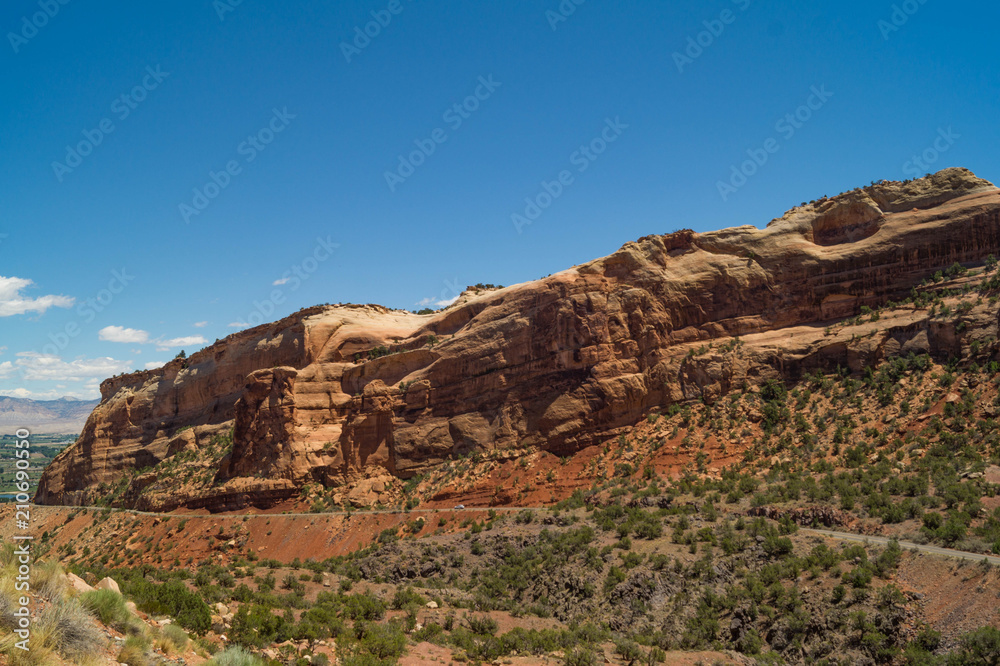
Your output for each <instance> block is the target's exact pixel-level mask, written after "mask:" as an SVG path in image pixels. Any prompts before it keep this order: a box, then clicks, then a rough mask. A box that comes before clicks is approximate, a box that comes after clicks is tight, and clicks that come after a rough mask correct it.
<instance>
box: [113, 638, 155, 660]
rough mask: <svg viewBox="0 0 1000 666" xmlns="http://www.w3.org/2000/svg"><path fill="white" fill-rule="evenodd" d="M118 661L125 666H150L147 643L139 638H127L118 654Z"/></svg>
mask: <svg viewBox="0 0 1000 666" xmlns="http://www.w3.org/2000/svg"><path fill="white" fill-rule="evenodd" d="M118 661H119V662H120V663H122V664H126V666H152V663H153V661H152V660H151V659H150V658H149V643H147V642H146V640H145V639H143V638H141V637H139V636H129V637H128V638H127V639H126V640H125V645H123V646H122V649H121V652H119V653H118Z"/></svg>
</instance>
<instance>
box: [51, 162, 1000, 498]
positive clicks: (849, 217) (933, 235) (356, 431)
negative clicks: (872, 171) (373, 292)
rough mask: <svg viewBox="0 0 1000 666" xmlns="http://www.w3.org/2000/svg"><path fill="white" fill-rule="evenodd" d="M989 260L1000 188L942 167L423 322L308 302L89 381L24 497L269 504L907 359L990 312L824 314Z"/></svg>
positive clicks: (472, 302) (853, 308)
mask: <svg viewBox="0 0 1000 666" xmlns="http://www.w3.org/2000/svg"><path fill="white" fill-rule="evenodd" d="M998 253H1000V190H998V189H997V188H996V187H994V186H993V185H992V184H990V183H988V182H986V181H984V180H981V179H978V178H976V177H975V176H974V175H973V174H971V173H970V172H968V171H966V170H963V169H948V170H945V171H942V172H939V173H937V174H935V175H933V176H928V177H927V178H924V179H920V180H917V181H912V182H907V183H900V182H886V181H883V182H881V183H878V184H874V185H872V186H870V187H865V188H860V189H857V190H853V191H851V192H848V193H845V194H842V195H839V196H837V197H834V198H823V199H820V200H818V201H814V202H812V203H810V204H808V205H805V206H802V207H798V208H795V209H793V210H791V211H789V212H788V213H786V214H785V215H783V216H782V217H780V218H777V219H775V220H772V221H771V222H770V223H769V224H768V225H767V226H766V227H765V228H764V229H757V228H756V227H752V226H744V227H737V228H733V229H726V230H722V231H718V232H712V233H705V234H698V233H694V232H691V231H681V232H676V233H673V234H669V235H663V236H648V237H645V238H642V239H640V240H639V241H636V242H634V243H628V244H626V245H625V246H624V247H622V248H621V249H620V250H618V251H617V252H615V253H614V254H612V255H610V256H608V257H604V258H601V259H597V260H594V261H592V262H590V263H587V264H583V265H580V266H576V267H574V268H571V269H568V270H565V271H562V272H560V273H557V274H554V275H552V276H550V277H548V278H545V279H543V280H539V281H535V282H530V283H524V284H520V285H515V286H512V287H508V288H505V289H500V290H493V291H488V292H482V293H467V294H466V295H465V296H464V297H463V299H461V300H460V301H459V303H457V304H456V305H454V306H452V307H450V308H448V309H446V310H444V311H441V312H438V313H435V314H431V315H414V314H410V313H406V312H402V311H391V310H387V309H385V308H381V307H378V306H351V305H348V306H323V307H316V308H310V309H307V310H303V311H301V312H299V313H296V314H295V315H292V316H290V317H288V318H286V319H283V320H281V321H279V322H275V323H273V324H269V325H265V326H260V327H257V328H255V329H250V330H247V331H244V332H241V333H238V334H236V335H233V336H230V337H228V338H226V339H225V340H222V341H220V342H218V343H216V344H215V345H212V346H211V347H209V348H207V349H205V350H203V351H201V352H199V353H197V354H195V355H193V356H192V357H191V358H189V359H185V360H175V361H173V362H171V363H170V364H168V365H167V366H165V367H163V368H161V369H158V370H153V371H146V372H140V373H134V374H131V375H125V376H121V377H116V378H114V379H109V380H107V381H105V382H104V384H103V385H102V387H101V388H102V400H101V403H100V405H98V406H97V408H96V409H95V410H94V412H93V413H92V414H91V416H90V418H89V419H88V421H87V424H86V426H85V428H84V430H83V434H82V435H81V437H80V439H79V441H78V442H77V443H76V444H75V445H74V446H73V447H71V448H70V449H68V450H67V451H65V452H64V453H63V454H62V455H60V456H59V457H58V458H57V459H56V460H55V461H54V462H53V464H52V465H51V466H50V467H49V468H48V470H47V471H46V473H45V475H44V477H43V478H42V480H41V483H40V485H39V490H38V494H37V496H36V501H38V502H39V503H49V504H59V503H64V504H86V503H93V502H97V501H99V500H104V501H112V502H114V503H117V504H124V505H128V506H135V507H139V508H156V509H170V508H175V507H178V506H182V505H184V506H188V507H192V508H195V507H207V508H210V509H225V508H240V507H245V506H247V505H251V504H253V505H258V506H260V505H270V504H273V503H274V502H277V501H280V500H283V499H286V498H288V497H291V496H295V495H297V494H298V492H299V490H300V489H301V487H302V486H303V485H305V484H310V483H318V484H322V485H323V486H326V487H338V486H349V485H351V484H354V483H357V482H358V481H359V480H361V479H363V478H365V477H371V476H372V475H373V473H382V474H387V475H391V476H392V477H396V478H409V477H412V476H414V475H416V474H422V473H425V472H427V471H429V470H431V469H433V468H434V467H436V466H437V465H439V464H440V463H441V462H443V461H445V460H447V459H449V458H450V457H452V456H454V455H456V454H463V453H466V452H469V451H494V450H498V449H519V448H526V447H533V448H536V449H540V450H542V451H548V452H552V453H557V454H560V455H561V454H566V453H570V452H573V451H576V450H579V449H581V448H583V447H586V446H588V445H590V444H593V443H597V442H599V441H602V440H604V439H606V438H608V437H609V436H614V435H616V434H617V433H619V432H622V431H623V430H624V429H627V428H628V427H629V426H632V425H634V424H636V423H637V422H638V421H640V420H641V419H642V418H643V417H644V416H645V415H646V414H647V413H648V412H649V411H650V410H651V409H653V408H658V407H662V406H664V405H669V404H672V403H676V402H682V401H690V400H695V399H698V398H702V399H704V400H705V401H706V402H709V403H711V402H713V401H715V400H716V399H718V398H719V397H720V396H723V395H726V394H728V393H729V392H730V391H731V390H732V389H733V388H734V387H739V386H741V385H743V384H744V382H746V383H749V384H760V383H762V382H764V381H766V380H767V379H770V378H785V379H791V378H796V377H798V376H799V375H801V374H802V373H803V372H805V371H809V370H812V369H817V368H833V367H836V366H837V365H841V366H845V367H850V368H853V369H855V370H860V369H861V368H862V367H864V366H867V365H871V364H875V363H877V362H878V361H879V360H881V359H883V358H886V357H890V356H893V355H896V354H899V353H908V352H911V351H912V352H916V353H928V354H930V355H932V356H935V357H938V358H947V357H950V356H953V355H958V354H960V353H962V352H963V351H967V350H968V348H969V346H970V345H971V344H973V343H975V342H976V341H982V340H986V339H989V338H992V339H995V338H996V334H997V308H996V305H995V304H994V303H984V304H981V305H979V306H977V309H976V310H975V312H973V313H971V314H970V316H969V317H966V319H967V320H968V321H963V323H962V324H961V326H957V325H956V323H955V321H953V320H949V321H948V322H942V321H940V320H936V319H935V318H934V316H933V312H932V311H930V310H928V309H927V308H922V307H919V306H918V304H914V305H913V307H911V308H909V309H902V310H898V311H894V315H893V316H892V317H885V318H883V319H882V320H881V321H876V322H872V323H871V324H870V325H869V326H868V328H867V329H866V331H865V335H863V336H859V335H858V334H857V331H850V330H847V329H844V328H843V327H841V328H837V327H833V326H832V325H833V324H835V323H836V322H839V321H843V320H845V319H849V318H854V317H856V316H858V315H859V314H861V313H863V312H868V311H869V309H870V308H876V307H880V306H882V305H884V304H886V303H887V302H890V301H899V300H902V299H904V298H906V297H907V296H910V295H911V293H912V290H913V289H914V287H916V286H918V285H920V284H921V283H922V282H924V281H925V280H927V279H928V278H930V277H931V276H933V275H934V274H935V273H938V272H939V271H944V270H946V269H948V268H949V267H952V266H954V265H955V264H956V263H957V264H960V265H962V266H966V267H968V266H978V265H982V264H983V263H984V262H985V261H986V259H987V257H988V256H989V255H991V254H998ZM736 345H739V346H740V349H741V353H740V354H729V353H726V352H727V350H731V349H732V348H733V347H734V346H736ZM181 463H186V465H187V468H188V470H187V472H186V476H184V477H182V478H180V479H179V478H178V475H177V466H178V465H180V464H181ZM136 471H138V472H139V474H138V475H135V474H134V472H136ZM379 471H381V472H379ZM181 481H184V482H181Z"/></svg>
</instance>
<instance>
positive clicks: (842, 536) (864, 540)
mask: <svg viewBox="0 0 1000 666" xmlns="http://www.w3.org/2000/svg"><path fill="white" fill-rule="evenodd" d="M799 533H800V534H818V535H820V536H825V537H829V538H831V539H839V540H841V541H854V542H856V543H861V544H879V545H882V546H884V545H887V544H888V543H889V541H890V539H889V537H880V536H865V535H863V534H852V533H851V532H835V531H833V530H814V529H810V528H805V527H800V528H799ZM899 547H900V548H903V549H904V550H916V551H918V552H921V553H927V554H928V555H939V556H941V557H954V558H956V559H960V560H969V561H972V562H982V561H983V560H986V561H988V562H989V563H990V564H997V565H1000V557H997V556H996V555H984V554H982V553H970V552H969V551H966V550H954V549H952V548H942V547H941V546H927V545H924V544H919V543H913V542H912V541H900V542H899Z"/></svg>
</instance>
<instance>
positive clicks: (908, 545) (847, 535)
mask: <svg viewBox="0 0 1000 666" xmlns="http://www.w3.org/2000/svg"><path fill="white" fill-rule="evenodd" d="M31 506H32V507H33V508H52V507H49V506H47V505H37V504H32V505H31ZM59 508H63V509H64V508H66V507H59ZM77 508H78V509H81V510H83V511H97V512H100V511H104V508H103V507H92V506H84V507H77ZM548 508H550V507H542V506H530V507H529V506H497V507H475V506H467V507H464V508H462V509H455V508H450V509H449V508H436V509H430V508H424V509H422V508H416V509H413V510H412V511H403V510H401V509H383V510H379V511H374V510H373V511H352V512H347V511H325V512H323V513H252V514H243V513H208V514H197V513H195V514H183V513H153V512H150V511H136V510H134V509H112V511H114V512H116V513H131V514H134V515H137V516H154V517H158V518H180V519H184V518H189V517H190V518H211V519H213V520H214V519H219V518H222V519H225V518H231V519H238V520H243V518H244V517H246V516H250V517H251V518H274V517H275V516H290V517H305V518H319V517H321V516H324V515H331V514H332V515H358V516H364V515H369V514H375V515H379V514H413V513H435V512H439V511H449V512H451V513H456V512H462V511H468V512H472V511H477V512H480V511H489V510H490V509H492V510H493V511H496V512H497V513H516V512H520V511H525V510H530V511H545V510H547V509H548ZM799 533H800V534H815V535H818V536H825V537H828V538H830V539H838V540H840V541H852V542H855V543H860V544H877V545H881V546H885V545H887V544H888V543H889V541H890V539H889V538H888V537H880V536H866V535H864V534H854V533H852V532H837V531H835V530H817V529H812V528H807V527H800V528H799ZM899 545H900V547H901V548H903V549H904V550H916V551H918V552H921V553H926V554H928V555H938V556H940V557H953V558H956V559H960V560H969V561H971V562H982V561H983V559H984V558H985V559H986V560H987V561H988V562H989V563H990V564H995V565H998V566H1000V557H998V556H996V555H984V554H982V553H970V552H968V551H965V550H954V549H952V548H942V547H941V546H928V545H924V544H919V543H913V542H912V541H900V542H899Z"/></svg>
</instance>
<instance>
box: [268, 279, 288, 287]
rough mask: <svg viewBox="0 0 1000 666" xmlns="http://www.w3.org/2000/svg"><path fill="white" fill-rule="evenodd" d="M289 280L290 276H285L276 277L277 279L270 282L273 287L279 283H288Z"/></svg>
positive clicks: (279, 284) (278, 285)
mask: <svg viewBox="0 0 1000 666" xmlns="http://www.w3.org/2000/svg"><path fill="white" fill-rule="evenodd" d="M291 281H292V278H286V277H284V278H278V279H277V280H275V281H274V282H272V283H271V285H273V286H275V287H280V286H281V285H283V284H288V283H289V282H291Z"/></svg>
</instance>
